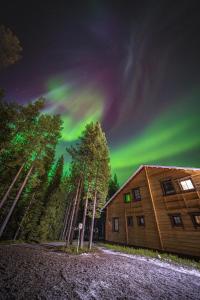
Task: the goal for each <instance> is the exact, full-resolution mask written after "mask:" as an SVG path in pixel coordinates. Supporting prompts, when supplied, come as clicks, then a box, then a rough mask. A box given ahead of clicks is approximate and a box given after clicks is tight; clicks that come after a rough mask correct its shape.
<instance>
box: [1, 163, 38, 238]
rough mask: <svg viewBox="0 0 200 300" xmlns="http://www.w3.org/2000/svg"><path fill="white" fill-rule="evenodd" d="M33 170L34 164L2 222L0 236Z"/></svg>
mask: <svg viewBox="0 0 200 300" xmlns="http://www.w3.org/2000/svg"><path fill="white" fill-rule="evenodd" d="M32 170H33V165H32V166H31V168H30V169H29V171H28V173H27V175H26V177H25V179H24V181H23V183H22V185H21V187H20V189H19V191H18V193H17V196H16V198H15V200H14V202H13V204H12V206H11V208H10V210H9V212H8V214H7V217H6V218H5V221H4V222H3V224H2V226H1V228H0V238H1V236H2V234H3V232H4V229H5V228H6V225H7V224H8V221H9V220H10V217H11V215H12V213H13V210H14V208H15V206H16V204H17V202H18V200H19V197H20V196H21V193H22V192H23V189H24V187H25V186H26V183H27V181H28V179H29V176H30V175H31V172H32Z"/></svg>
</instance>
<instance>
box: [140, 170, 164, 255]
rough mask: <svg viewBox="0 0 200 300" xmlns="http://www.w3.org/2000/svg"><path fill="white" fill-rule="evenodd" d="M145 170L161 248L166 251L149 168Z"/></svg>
mask: <svg viewBox="0 0 200 300" xmlns="http://www.w3.org/2000/svg"><path fill="white" fill-rule="evenodd" d="M144 169H145V174H146V178H147V184H148V189H149V193H150V198H151V202H152V206H153V211H154V216H155V220H156V227H157V230H158V236H159V240H160V246H161V249H162V250H164V247H163V242H162V237H161V231H160V227H159V223H158V216H157V212H156V208H155V204H154V200H153V193H152V189H151V184H150V180H149V176H148V171H147V167H144Z"/></svg>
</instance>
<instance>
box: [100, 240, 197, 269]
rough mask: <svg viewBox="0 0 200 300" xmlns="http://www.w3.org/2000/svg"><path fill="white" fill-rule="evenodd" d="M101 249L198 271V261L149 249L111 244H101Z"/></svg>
mask: <svg viewBox="0 0 200 300" xmlns="http://www.w3.org/2000/svg"><path fill="white" fill-rule="evenodd" d="M101 246H102V247H105V248H107V249H111V250H114V251H118V252H122V253H126V254H133V255H139V256H145V257H150V258H157V259H159V260H161V261H164V262H173V263H176V264H179V265H182V266H187V267H192V268H196V269H198V270H200V260H194V259H192V258H191V259H189V258H182V257H180V256H178V255H175V254H169V253H165V252H164V253H162V252H159V251H157V250H155V251H154V250H149V249H143V248H133V247H127V246H120V245H113V244H104V243H102V244H101Z"/></svg>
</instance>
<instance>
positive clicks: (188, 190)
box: [179, 177, 196, 193]
mask: <svg viewBox="0 0 200 300" xmlns="http://www.w3.org/2000/svg"><path fill="white" fill-rule="evenodd" d="M187 180H190V181H191V183H192V185H193V188H192V189H187V190H184V188H183V187H182V184H181V182H183V181H187ZM179 186H180V189H181V191H182V192H184V193H187V192H191V191H195V190H196V188H195V185H194V182H193V180H192V178H190V177H189V178H186V179H179Z"/></svg>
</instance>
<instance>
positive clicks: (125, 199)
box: [124, 193, 131, 203]
mask: <svg viewBox="0 0 200 300" xmlns="http://www.w3.org/2000/svg"><path fill="white" fill-rule="evenodd" d="M124 202H125V203H129V202H131V193H126V194H124Z"/></svg>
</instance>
